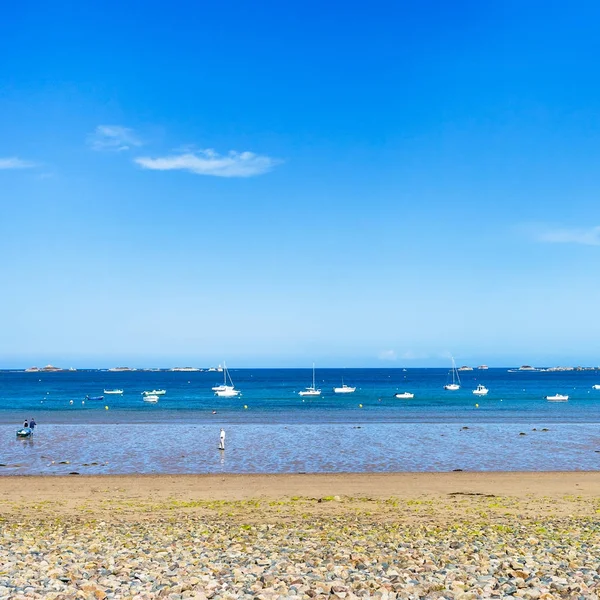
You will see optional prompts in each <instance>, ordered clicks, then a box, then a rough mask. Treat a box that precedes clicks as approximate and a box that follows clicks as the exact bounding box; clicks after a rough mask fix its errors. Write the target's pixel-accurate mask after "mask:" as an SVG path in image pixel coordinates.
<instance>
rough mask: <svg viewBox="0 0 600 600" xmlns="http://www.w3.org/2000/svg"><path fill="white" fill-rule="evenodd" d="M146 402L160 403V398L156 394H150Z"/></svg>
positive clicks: (145, 398) (145, 397) (146, 397)
mask: <svg viewBox="0 0 600 600" xmlns="http://www.w3.org/2000/svg"><path fill="white" fill-rule="evenodd" d="M144 402H152V403H154V404H155V403H156V402H158V396H157V395H156V394H148V395H147V396H144Z"/></svg>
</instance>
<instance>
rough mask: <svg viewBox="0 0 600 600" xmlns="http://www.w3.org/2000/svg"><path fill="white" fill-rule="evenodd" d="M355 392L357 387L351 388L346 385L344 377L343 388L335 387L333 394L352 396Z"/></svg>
mask: <svg viewBox="0 0 600 600" xmlns="http://www.w3.org/2000/svg"><path fill="white" fill-rule="evenodd" d="M355 391H356V388H355V387H351V386H349V385H346V384H345V383H344V378H343V377H342V386H341V387H334V388H333V393H334V394H352V393H353V392H355Z"/></svg>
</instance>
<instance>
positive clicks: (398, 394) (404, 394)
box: [394, 392, 415, 400]
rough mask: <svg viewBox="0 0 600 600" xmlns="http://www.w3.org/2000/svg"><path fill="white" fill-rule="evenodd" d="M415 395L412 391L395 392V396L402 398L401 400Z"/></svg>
mask: <svg viewBox="0 0 600 600" xmlns="http://www.w3.org/2000/svg"><path fill="white" fill-rule="evenodd" d="M414 397H415V395H414V394H413V393H412V392H398V393H397V394H394V398H400V399H401V400H410V399H411V398H414Z"/></svg>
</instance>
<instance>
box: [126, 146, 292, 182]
mask: <svg viewBox="0 0 600 600" xmlns="http://www.w3.org/2000/svg"><path fill="white" fill-rule="evenodd" d="M135 162H136V163H137V164H138V165H140V166H141V167H143V168H144V169H152V170H155V171H175V170H182V171H189V172H191V173H195V174H196V175H214V176H215V177H252V176H253V175H262V174H263V173H267V172H268V171H270V170H271V169H272V168H273V167H274V166H276V165H278V164H280V163H281V161H280V160H278V159H275V158H271V157H269V156H261V155H260V154H254V153H253V152H235V151H233V150H232V151H231V152H229V153H228V154H226V155H222V154H218V153H217V152H215V151H214V150H211V149H207V150H199V151H197V152H186V153H184V154H177V155H172V156H165V157H160V158H149V157H140V158H136V159H135Z"/></svg>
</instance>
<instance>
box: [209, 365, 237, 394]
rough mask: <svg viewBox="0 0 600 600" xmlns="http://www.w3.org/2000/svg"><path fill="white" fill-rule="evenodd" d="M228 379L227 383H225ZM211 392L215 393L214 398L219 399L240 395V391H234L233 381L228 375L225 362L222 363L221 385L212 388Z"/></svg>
mask: <svg viewBox="0 0 600 600" xmlns="http://www.w3.org/2000/svg"><path fill="white" fill-rule="evenodd" d="M228 379H229V383H227V380H228ZM213 391H214V392H215V396H218V397H219V398H234V397H235V396H239V395H240V394H241V392H240V390H236V389H235V386H234V385H233V379H231V374H230V373H229V369H228V368H227V365H226V364H225V362H223V385H217V386H215V387H213Z"/></svg>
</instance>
